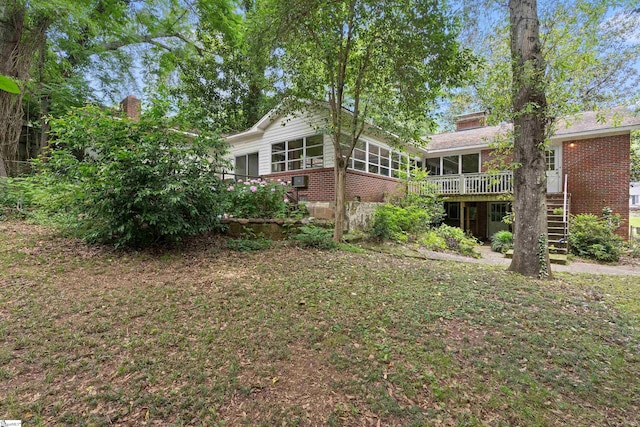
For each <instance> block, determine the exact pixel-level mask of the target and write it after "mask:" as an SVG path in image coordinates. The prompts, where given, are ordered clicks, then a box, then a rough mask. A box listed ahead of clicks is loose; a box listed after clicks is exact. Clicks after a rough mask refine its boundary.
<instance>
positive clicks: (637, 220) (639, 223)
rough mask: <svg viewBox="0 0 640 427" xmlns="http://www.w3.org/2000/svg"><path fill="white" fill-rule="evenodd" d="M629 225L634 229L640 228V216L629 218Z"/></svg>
mask: <svg viewBox="0 0 640 427" xmlns="http://www.w3.org/2000/svg"><path fill="white" fill-rule="evenodd" d="M629 225H630V226H632V227H640V216H631V217H629Z"/></svg>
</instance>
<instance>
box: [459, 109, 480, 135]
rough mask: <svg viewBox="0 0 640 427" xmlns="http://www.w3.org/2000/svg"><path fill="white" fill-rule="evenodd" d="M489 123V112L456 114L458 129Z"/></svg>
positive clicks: (478, 126)
mask: <svg viewBox="0 0 640 427" xmlns="http://www.w3.org/2000/svg"><path fill="white" fill-rule="evenodd" d="M486 125H487V112H486V111H478V112H475V113H469V114H462V115H459V116H456V131H460V130H467V129H475V128H481V127H483V126H486Z"/></svg>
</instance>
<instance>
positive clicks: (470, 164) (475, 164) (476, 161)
mask: <svg viewBox="0 0 640 427" xmlns="http://www.w3.org/2000/svg"><path fill="white" fill-rule="evenodd" d="M478 172H480V154H477V153H476V154H464V155H463V156H462V173H478Z"/></svg>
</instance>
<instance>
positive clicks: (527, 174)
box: [509, 0, 551, 277]
mask: <svg viewBox="0 0 640 427" xmlns="http://www.w3.org/2000/svg"><path fill="white" fill-rule="evenodd" d="M509 12H510V13H509V15H510V21H511V26H510V28H511V66H512V75H513V83H512V89H511V91H512V95H511V100H512V103H513V139H514V144H513V146H514V162H515V163H516V164H517V165H518V167H517V168H516V169H515V170H514V173H513V179H514V185H513V187H514V210H515V212H516V215H517V217H516V220H515V221H514V233H513V241H514V247H513V259H512V261H511V265H510V266H509V270H511V271H516V272H518V273H521V274H524V275H526V276H534V277H535V276H549V277H550V276H551V271H550V269H549V248H548V245H547V242H546V236H547V216H546V194H547V188H546V176H545V162H544V147H545V139H546V129H547V123H548V121H549V120H548V117H547V98H546V94H545V90H546V76H545V62H544V58H543V57H542V46H541V43H540V33H539V22H538V12H537V4H536V0H510V1H509Z"/></svg>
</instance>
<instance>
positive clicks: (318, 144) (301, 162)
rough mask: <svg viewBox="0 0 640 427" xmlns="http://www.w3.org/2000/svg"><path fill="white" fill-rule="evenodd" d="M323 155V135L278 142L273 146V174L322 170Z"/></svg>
mask: <svg viewBox="0 0 640 427" xmlns="http://www.w3.org/2000/svg"><path fill="white" fill-rule="evenodd" d="M323 154H324V147H323V137H322V135H314V136H308V137H306V138H300V139H294V140H292V141H285V142H278V143H276V144H273V145H272V146H271V172H285V171H292V170H301V169H312V168H321V167H322V166H323V165H324V160H323V159H324V158H323Z"/></svg>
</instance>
